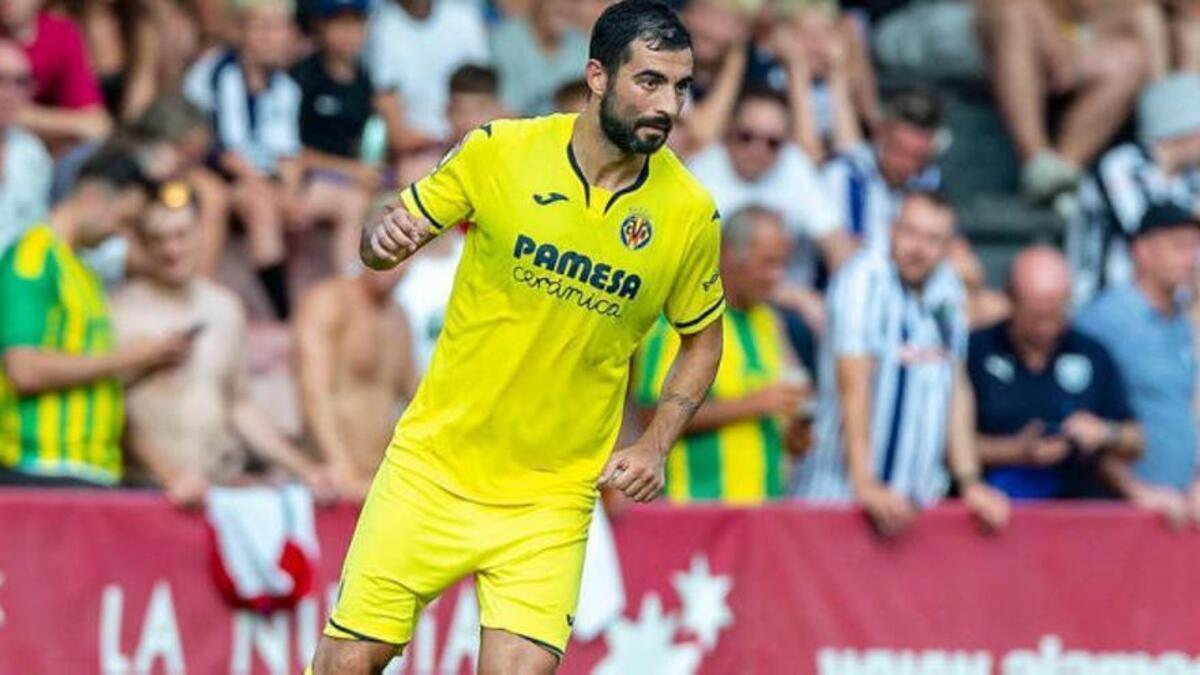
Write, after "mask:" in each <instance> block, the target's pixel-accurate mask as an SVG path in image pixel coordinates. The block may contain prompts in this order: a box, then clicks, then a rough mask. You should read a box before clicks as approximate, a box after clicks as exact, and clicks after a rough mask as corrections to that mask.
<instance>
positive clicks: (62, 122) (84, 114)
mask: <svg viewBox="0 0 1200 675" xmlns="http://www.w3.org/2000/svg"><path fill="white" fill-rule="evenodd" d="M17 124H19V125H20V126H21V127H23V128H25V129H27V130H29V131H31V132H33V133H34V134H36V135H38V136H42V137H44V138H54V139H63V140H77V141H94V140H100V139H102V138H104V137H105V136H107V135H108V133H109V132H110V131H112V120H111V119H109V117H108V113H106V112H105V111H104V108H102V107H99V106H96V107H93V108H84V109H82V110H68V109H65V108H50V107H47V106H40V105H34V104H30V105H27V106H25V107H24V108H22V110H21V112H20V113H18V114H17Z"/></svg>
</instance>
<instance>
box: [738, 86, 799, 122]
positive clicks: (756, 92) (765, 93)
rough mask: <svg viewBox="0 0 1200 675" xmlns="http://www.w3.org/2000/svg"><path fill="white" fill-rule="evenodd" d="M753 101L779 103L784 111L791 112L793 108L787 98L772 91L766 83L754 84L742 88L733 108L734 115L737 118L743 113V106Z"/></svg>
mask: <svg viewBox="0 0 1200 675" xmlns="http://www.w3.org/2000/svg"><path fill="white" fill-rule="evenodd" d="M751 101H770V102H772V103H778V104H779V105H780V106H781V107H782V108H783V109H784V110H787V111H788V112H789V113H790V112H791V106H790V105H788V100H787V97H786V96H784V95H783V94H782V93H781V92H779V91H776V90H775V89H772V88H771V87H770V86H768V85H767V84H764V83H759V82H756V83H752V84H748V85H746V86H745V87H743V88H742V91H741V92H740V93H739V94H738V99H737V103H735V104H734V106H733V115H734V117H736V116H737V115H738V114H739V113H741V111H742V106H744V105H746V104H747V103H749V102H751Z"/></svg>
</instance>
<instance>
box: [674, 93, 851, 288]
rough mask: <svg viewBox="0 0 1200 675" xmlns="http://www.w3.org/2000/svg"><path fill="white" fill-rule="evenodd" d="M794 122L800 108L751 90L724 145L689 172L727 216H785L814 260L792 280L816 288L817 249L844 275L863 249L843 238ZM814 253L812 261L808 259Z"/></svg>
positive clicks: (716, 146)
mask: <svg viewBox="0 0 1200 675" xmlns="http://www.w3.org/2000/svg"><path fill="white" fill-rule="evenodd" d="M792 114H793V113H792V106H791V105H789V102H788V101H787V99H785V98H784V97H783V96H782V95H780V94H778V93H776V92H774V91H772V90H770V89H766V88H762V87H748V88H747V89H746V91H745V92H744V93H743V94H742V97H741V99H740V100H739V101H738V103H737V106H736V107H735V108H734V111H733V122H732V124H731V125H730V127H729V129H728V131H727V132H726V134H725V138H724V140H723V141H722V142H721V143H718V144H714V145H713V146H711V147H709V148H707V149H706V150H703V151H701V152H700V153H698V154H697V155H696V156H695V157H693V158H692V160H691V162H689V168H691V170H692V172H693V173H694V174H695V176H696V177H697V178H699V179H700V182H701V183H703V184H704V186H705V187H707V188H708V189H709V191H710V192H711V193H712V196H713V199H715V200H716V202H717V206H718V207H720V209H721V212H722V213H733V212H734V211H737V210H739V209H742V208H744V207H747V206H763V207H766V208H769V209H771V210H774V211H777V212H778V213H780V214H781V215H782V216H783V219H784V224H785V225H786V226H787V228H788V232H789V234H790V235H791V236H792V237H793V238H794V239H797V240H798V243H799V244H800V245H801V252H800V255H801V258H802V259H804V258H806V259H804V261H803V263H802V264H801V267H803V268H804V269H803V270H796V269H793V270H791V272H792V273H791V274H789V276H800V277H802V280H803V281H811V280H812V277H813V276H814V271H815V260H814V256H813V253H814V252H813V251H812V247H814V246H815V249H816V251H815V253H819V254H820V255H821V257H823V258H824V259H825V262H826V264H828V265H829V266H831V267H836V266H838V265H839V264H840V263H841V261H843V260H845V259H846V258H847V257H848V255H849V254H850V253H851V252H853V250H854V248H855V244H854V242H853V240H852V239H851V238H850V237H849V236H848V235H847V234H845V232H843V230H842V226H841V223H840V222H838V218H837V210H836V208H835V207H834V205H833V204H832V203H831V202H830V201H829V200H828V199H827V198H826V197H825V196H824V194H823V192H822V187H821V182H820V178H819V176H818V174H817V169H816V167H815V166H814V165H813V162H812V160H811V159H809V157H808V156H807V155H805V154H804V151H803V150H801V149H800V145H799V140H798V139H797V138H796V134H795V133H794V130H795V125H794V124H792ZM806 245H807V246H806ZM806 247H807V248H808V250H809V253H808V255H807V256H805V254H804V253H803V251H804V250H805V248H806ZM795 267H796V265H795V261H794V264H793V268H795ZM805 277H807V278H805Z"/></svg>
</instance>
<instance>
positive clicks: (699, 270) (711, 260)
mask: <svg viewBox="0 0 1200 675" xmlns="http://www.w3.org/2000/svg"><path fill="white" fill-rule="evenodd" d="M710 206H711V204H710ZM702 218H704V220H705V221H706V222H704V223H702V224H700V225H699V226H698V228H697V233H696V234H695V235H694V236H693V238H692V241H691V243H690V245H689V246H688V249H687V250H686V251H683V256H682V261H683V264H682V267H681V268H680V270H679V273H678V274H677V275H676V277H675V284H674V286H673V287H672V288H671V293H670V295H669V296H668V297H667V303H666V308H665V314H666V316H667V321H669V322H671V325H672V326H673V327H674V328H675V330H676V331H677V332H679V333H680V334H681V335H691V334H693V333H698V332H700V331H701V330H703V329H704V328H705V327H706V326H708V324H710V323H712V322H713V321H715V320H716V319H718V318H720V316H721V314H722V312H723V311H724V310H725V287H724V286H723V285H722V284H721V271H720V259H721V214H719V213H718V212H717V210H716V208H715V207H713V209H712V211H711V214H705V215H704V216H702Z"/></svg>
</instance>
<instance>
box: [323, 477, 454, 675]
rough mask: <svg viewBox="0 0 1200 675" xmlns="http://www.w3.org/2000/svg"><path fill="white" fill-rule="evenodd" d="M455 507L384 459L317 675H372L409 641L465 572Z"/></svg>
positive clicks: (348, 562) (365, 509)
mask: <svg viewBox="0 0 1200 675" xmlns="http://www.w3.org/2000/svg"><path fill="white" fill-rule="evenodd" d="M459 501H460V500H455V499H451V498H448V496H447V493H446V492H445V491H443V490H441V489H440V488H438V487H437V486H436V485H435V484H433V483H432V482H430V481H428V480H427V479H424V478H422V477H420V476H415V475H412V472H406V471H404V470H403V469H401V468H399V467H397V466H396V465H395V464H394V463H393V461H392V460H391V459H389V458H385V459H384V461H383V462H382V464H381V465H380V468H379V472H378V473H377V474H376V476H375V480H374V482H373V483H372V484H371V489H370V491H369V493H368V494H367V499H366V501H365V502H364V504H363V509H362V513H361V514H360V515H359V519H358V525H357V526H356V527H355V530H354V538H353V539H352V540H351V542H350V549H349V551H348V552H347V554H346V562H345V565H344V566H343V570H342V577H341V582H340V585H339V587H338V598H337V603H336V604H335V606H334V608H333V611H332V612H331V614H330V617H329V621H328V622H327V623H326V625H325V629H324V631H322V632H323V633H324V637H323V638H322V640H321V644H320V647H319V648H318V652H317V657H316V660H315V662H314V672H315V673H316V675H334V674H336V675H343V674H344V673H349V674H357V673H364V674H365V673H375V672H379V671H380V670H381V669H382V668H384V667H386V666H387V664H388V662H389V661H390V660H391V658H392V656H394V655H395V654H396V653H397V652H398V651H399V650H400V648H401V647H402V646H403V645H405V644H407V643H408V642H409V640H411V639H412V633H413V629H414V628H415V627H416V623H417V619H418V618H419V617H420V614H421V610H422V609H423V608H424V607H425V605H426V604H428V603H429V602H430V601H431V600H432V599H433V598H435V597H437V596H438V595H440V594H441V593H442V591H444V590H445V589H446V588H447V587H448V586H450V585H451V584H452V583H454V581H456V580H458V579H460V578H462V577H463V576H465V575H466V574H468V573H469V572H470V570H471V568H472V567H473V564H472V562H471V561H470V560H469V559H468V556H467V554H468V552H469V549H468V545H469V544H470V542H469V541H465V540H464V539H463V538H462V537H460V536H457V533H460V532H462V531H463V530H464V529H466V526H465V525H464V518H463V515H462V513H461V510H460V507H459ZM468 522H469V521H468Z"/></svg>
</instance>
